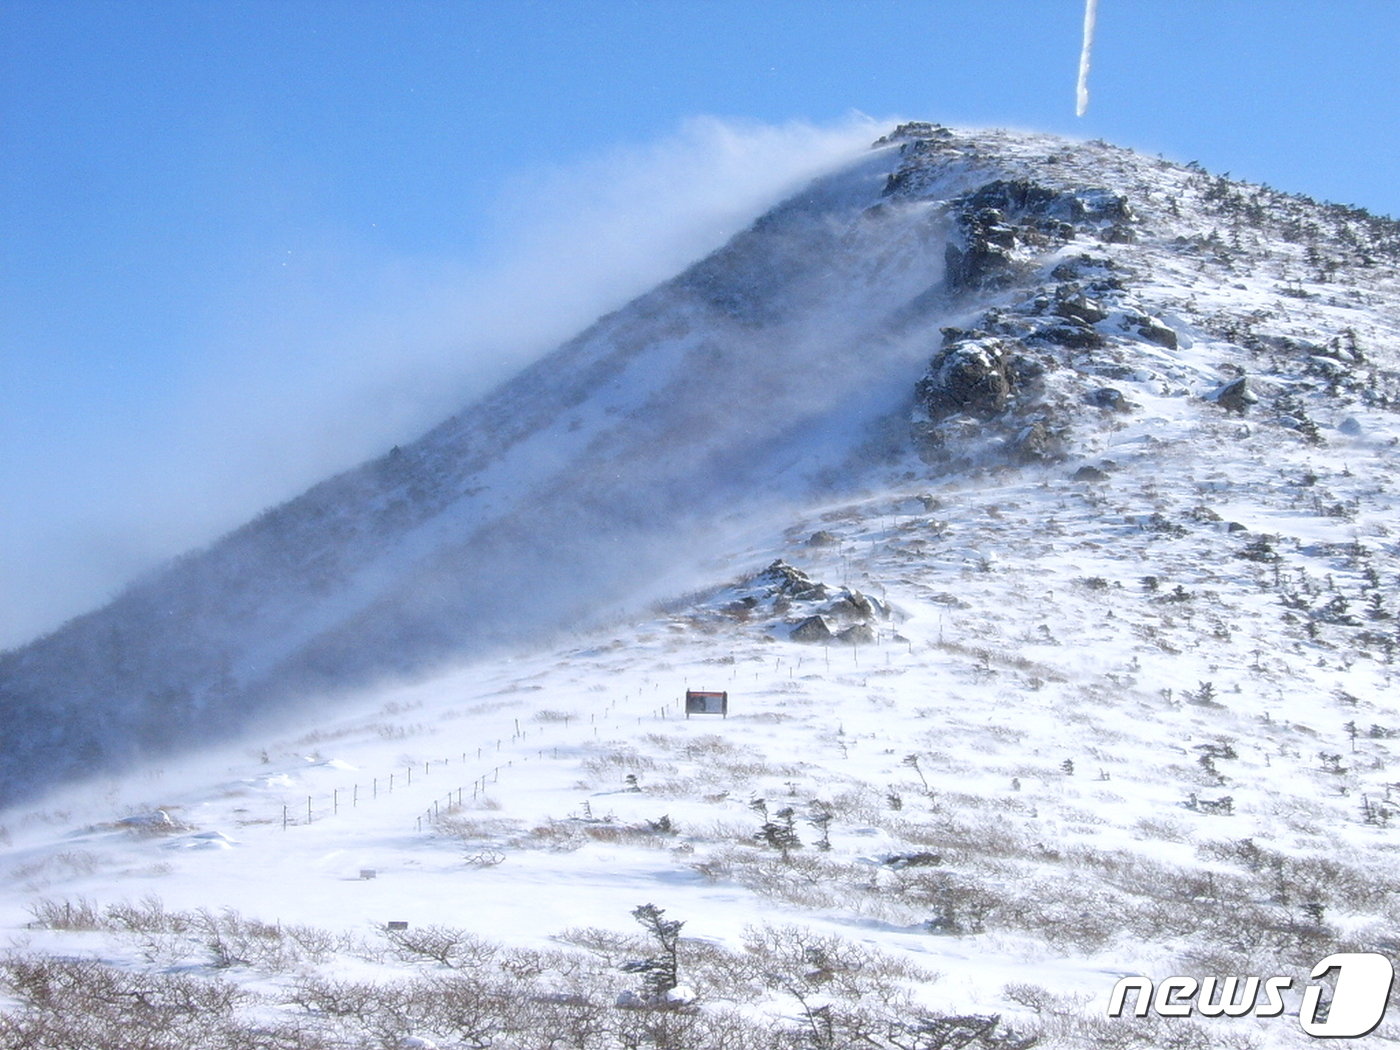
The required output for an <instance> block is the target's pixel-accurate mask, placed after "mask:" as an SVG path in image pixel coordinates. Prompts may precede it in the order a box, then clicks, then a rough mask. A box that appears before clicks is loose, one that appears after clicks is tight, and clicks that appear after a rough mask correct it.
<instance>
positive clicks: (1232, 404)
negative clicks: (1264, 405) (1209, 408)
mask: <svg viewBox="0 0 1400 1050" xmlns="http://www.w3.org/2000/svg"><path fill="white" fill-rule="evenodd" d="M1209 400H1211V401H1214V402H1215V403H1216V404H1217V405H1219V406H1220V407H1221V408H1223V409H1224V410H1225V411H1226V412H1233V413H1235V414H1236V415H1240V416H1242V415H1244V413H1245V410H1246V409H1248V408H1249V406H1250V405H1253V404H1257V403H1258V401H1259V397H1258V395H1257V394H1255V393H1254V391H1253V390H1251V389H1250V388H1249V377H1248V376H1240V377H1239V378H1238V379H1232V380H1231V381H1230V382H1228V383H1226V384H1225V385H1224V386H1222V387H1220V388H1219V389H1218V390H1216V391H1215V392H1214V393H1213V394H1210V395H1209Z"/></svg>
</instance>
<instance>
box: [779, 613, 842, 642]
mask: <svg viewBox="0 0 1400 1050" xmlns="http://www.w3.org/2000/svg"><path fill="white" fill-rule="evenodd" d="M788 637H789V638H791V639H792V640H793V641H794V642H806V643H808V644H812V643H819V642H829V641H831V639H832V637H833V636H832V633H831V628H830V627H829V626H828V625H827V622H826V620H825V619H823V618H822V617H820V616H809V617H807V619H805V620H803V621H802V622H801V623H799V624H798V625H797V626H796V627H794V628H793V629H792V632H791V633H790V634H789V635H788Z"/></svg>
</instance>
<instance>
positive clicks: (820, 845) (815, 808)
mask: <svg viewBox="0 0 1400 1050" xmlns="http://www.w3.org/2000/svg"><path fill="white" fill-rule="evenodd" d="M832 816H833V814H832V812H831V807H830V806H828V805H827V804H826V803H825V802H822V801H820V800H818V801H815V802H813V803H812V815H811V816H810V817H808V818H807V823H808V824H810V825H812V827H814V828H816V829H817V832H818V834H819V835H820V836H821V837H820V838H819V839H817V849H819V850H821V851H822V852H823V853H826V852H828V851H829V850H830V849H831V818H832Z"/></svg>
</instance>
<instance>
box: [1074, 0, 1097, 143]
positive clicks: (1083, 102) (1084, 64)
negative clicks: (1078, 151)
mask: <svg viewBox="0 0 1400 1050" xmlns="http://www.w3.org/2000/svg"><path fill="white" fill-rule="evenodd" d="M1098 14H1099V0H1084V49H1083V50H1082V51H1080V52H1079V92H1078V94H1079V101H1078V104H1077V105H1076V106H1075V107H1074V115H1075V116H1076V117H1082V116H1083V115H1084V111H1085V110H1086V109H1088V108H1089V58H1090V56H1091V54H1092V52H1093V50H1094V20H1095V19H1096V18H1097V17H1098Z"/></svg>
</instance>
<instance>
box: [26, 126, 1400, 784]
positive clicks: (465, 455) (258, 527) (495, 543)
mask: <svg viewBox="0 0 1400 1050" xmlns="http://www.w3.org/2000/svg"><path fill="white" fill-rule="evenodd" d="M1398 259H1400V229H1397V226H1396V225H1395V224H1394V223H1391V222H1389V221H1387V220H1382V219H1378V218H1375V217H1373V216H1370V215H1368V214H1366V213H1364V212H1360V211H1357V210H1354V209H1345V208H1337V207H1334V206H1324V205H1318V204H1316V203H1314V202H1311V201H1307V200H1304V199H1301V198H1297V197H1291V196H1287V195H1285V194H1281V193H1277V192H1275V191H1272V190H1268V189H1265V188H1260V187H1251V186H1244V185H1241V184H1237V183H1232V182H1229V181H1228V180H1224V179H1219V178H1215V177H1212V176H1210V175H1208V174H1206V173H1205V172H1202V171H1200V170H1198V169H1195V168H1192V167H1189V166H1188V167H1182V166H1179V165H1174V164H1170V163H1167V162H1165V161H1160V160H1155V159H1152V158H1146V157H1142V156H1139V155H1136V154H1133V153H1130V152H1128V151H1124V150H1118V149H1114V148H1112V147H1109V146H1106V145H1103V144H1099V143H1089V144H1072V143H1067V142H1064V141H1062V140H1057V139H1052V138H1048V137H1041V136H1030V135H1016V134H1009V133H1000V132H987V133H976V134H964V133H957V132H953V131H951V130H949V129H946V128H940V127H937V126H935V125H928V124H913V125H905V126H904V127H901V128H899V129H897V130H896V131H895V132H893V133H892V134H891V135H890V136H887V137H886V138H885V139H882V140H881V141H880V142H878V143H876V144H875V148H874V149H873V150H872V151H871V152H870V154H869V155H868V156H865V157H862V158H860V159H858V160H856V161H854V162H853V163H852V164H851V165H850V166H849V167H847V168H846V169H844V170H842V171H840V172H837V173H834V174H833V175H831V176H829V177H827V178H825V179H822V180H819V181H818V182H816V183H814V184H813V185H812V186H811V187H809V188H808V190H806V191H805V192H804V193H802V194H799V195H797V196H796V197H794V198H793V199H792V200H790V201H789V202H787V203H785V204H784V205H782V206H780V207H779V208H776V209H774V210H773V211H772V212H771V213H769V214H768V215H765V216H763V217H762V218H760V219H759V220H758V221H757V222H756V223H755V224H754V226H753V227H752V228H751V229H749V230H748V231H746V232H744V233H743V234H741V235H740V236H738V237H736V238H735V239H734V240H733V241H732V242H731V243H730V244H729V245H728V246H726V247H725V248H724V249H722V250H721V251H719V252H717V253H715V254H714V255H713V256H711V257H710V258H708V259H705V260H703V261H701V262H699V263H697V264H696V265H695V266H693V267H692V268H691V269H689V270H688V271H686V272H685V273H683V274H681V275H679V276H678V277H677V278H676V279H675V280H673V281H671V282H668V283H667V284H665V285H663V286H661V287H659V288H657V289H656V290H655V291H653V292H651V293H649V294H647V295H646V296H643V297H642V298H640V299H638V300H637V301H635V302H634V303H632V304H630V305H629V306H627V307H626V308H624V309H623V310H620V311H618V312H617V313H615V314H613V315H610V316H608V317H606V318H603V319H601V320H600V321H599V322H598V323H597V324H595V325H594V326H593V327H592V328H590V329H589V330H588V331H587V332H585V333H583V334H581V335H580V336H579V337H578V338H577V339H575V340H573V341H571V342H570V343H568V344H566V345H565V346H564V347H561V348H560V349H559V350H558V351H557V352H555V353H554V354H552V355H550V356H549V357H547V358H545V359H544V360H542V361H541V362H539V363H538V364H537V365H535V366H533V367H532V368H531V369H529V370H527V371H526V372H525V373H523V374H522V375H520V376H519V377H517V378H516V379H514V380H512V381H511V382H510V383H507V384H506V385H505V386H503V387H502V388H501V389H500V390H498V391H497V392H495V393H494V394H492V395H491V396H489V397H487V398H486V399H484V400H483V401H482V402H480V403H479V404H476V405H473V406H471V407H470V408H468V409H466V410H464V411H463V412H462V413H461V414H459V415H458V416H456V417H454V418H453V419H451V420H448V421H446V422H444V423H443V424H442V425H441V426H439V427H438V428H436V429H435V430H433V431H432V432H431V433H429V434H427V435H425V436H424V437H423V438H422V439H421V440H419V441H417V442H415V443H413V444H411V445H407V446H405V447H403V448H402V449H396V450H394V451H393V452H391V453H389V454H387V455H385V456H384V457H381V458H380V459H378V460H376V461H374V462H372V463H369V464H366V465H364V466H363V467H360V468H358V469H356V470H353V471H350V472H347V473H346V474H343V475H341V476H339V477H336V478H332V479H329V480H328V481H326V482H324V483H322V484H320V485H318V486H316V487H315V488H313V489H312V490H310V491H309V492H307V493H306V494H305V495H303V496H301V497H299V498H298V499H296V500H293V501H291V502H289V503H287V504H285V505H283V506H280V507H276V508H273V509H271V510H269V511H267V512H266V513H264V514H262V515H261V516H259V517H258V518H257V519H256V520H254V521H253V522H250V523H249V524H248V525H247V526H245V527H243V528H242V529H239V530H238V531H236V532H235V533H233V534H231V535H230V536H228V537H227V538H225V539H224V540H222V541H220V542H219V543H217V544H215V545H213V546H211V547H210V548H209V549H207V550H204V551H200V552H195V553H192V554H190V555H188V556H186V557H185V558H183V559H181V560H180V561H178V562H177V563H176V564H174V565H172V566H170V567H169V568H168V569H166V570H164V571H163V572H160V573H157V574H155V575H153V576H152V577H150V578H148V579H146V580H144V581H141V582H139V583H138V584H136V585H134V586H133V587H132V588H130V589H129V590H128V591H127V592H126V593H125V594H123V595H122V596H121V597H119V598H118V599H117V600H116V601H114V602H113V603H112V604H111V605H109V606H107V607H106V608H104V609H101V610H98V611H96V612H94V613H92V614H89V615H87V616H84V617H80V618H79V619H77V620H75V621H73V622H72V623H70V624H69V625H67V626H65V627H64V628H63V629H61V630H59V631H57V632H55V633H54V634H52V635H50V636H48V637H46V638H43V639H40V640H38V641H37V642H35V643H33V644H32V645H30V646H27V647H25V648H23V649H20V650H17V651H15V652H12V653H9V654H7V655H5V656H4V657H3V658H0V701H2V702H3V704H4V707H5V710H6V717H7V734H6V741H5V744H4V745H3V747H4V751H3V753H0V789H3V792H4V796H5V797H10V798H13V797H17V796H20V795H23V794H27V793H33V792H36V791H38V790H41V789H42V788H43V787H44V786H45V785H46V784H49V783H52V782H53V781H54V780H56V779H59V778H64V777H72V776H76V775H81V774H82V773H85V772H90V771H93V770H97V769H102V768H108V767H111V766H113V765H117V764H121V763H124V762H129V761H133V760H136V759H137V758H139V757H140V756H142V755H144V754H149V753H152V752H154V751H160V750H166V749H169V748H172V747H178V746H182V745H184V744H187V743H191V742H195V741H199V740H203V739H207V738H208V737H210V736H212V735H223V734H228V733H232V732H236V731H237V730H238V729H239V728H240V727H241V726H243V725H246V724H247V722H248V720H249V719H251V718H253V717H258V716H262V715H266V714H268V713H270V712H276V711H279V710H283V709H285V708H288V707H290V706H295V705H298V704H304V703H306V702H307V700H308V698H311V697H316V696H323V695H326V694H334V693H335V692H336V691H337V690H339V689H342V688H345V687H347V686H350V685H353V684H355V683H359V682H364V681H367V680H369V679H371V678H374V677H376V676H382V675H392V674H413V673H417V672H419V671H421V670H423V669H425V668H428V667H431V666H434V665H437V664H441V663H444V662H447V661H452V660H458V659H462V658H465V657H468V656H471V655H473V654H479V653H481V652H484V651H486V650H488V649H490V648H492V647H500V646H503V645H515V644H524V643H527V642H529V641H530V640H533V639H537V638H541V637H546V636H548V635H549V634H550V632H554V631H558V630H560V629H566V628H568V627H570V626H572V625H575V624H578V623H582V622H588V621H590V620H593V619H596V618H598V617H599V616H600V615H604V614H607V615H616V614H618V613H619V612H621V613H626V612H627V611H628V610H629V609H636V608H639V607H641V606H643V605H645V604H646V603H647V602H649V601H651V600H654V599H658V598H661V597H664V596H665V595H666V594H667V593H668V591H669V589H674V588H675V587H677V586H678V585H680V584H682V583H684V582H685V581H686V569H687V566H692V565H697V564H699V563H700V561H701V560H702V559H703V558H704V557H705V556H706V555H707V554H713V553H715V552H717V551H720V550H722V549H724V548H725V545H726V544H728V543H730V542H731V540H732V537H733V536H734V535H736V534H737V533H738V532H739V531H741V530H742V528H743V527H744V522H745V521H746V520H747V519H749V518H750V517H752V516H753V515H757V514H762V513H768V512H771V510H772V508H773V507H775V506H782V505H790V506H793V507H800V506H806V505H808V504H810V503H811V502H812V501H814V500H822V499H830V498H832V497H833V495H840V494H846V495H850V494H853V493H859V492H860V491H863V490H865V489H867V488H871V487H878V486H879V485H880V484H882V483H884V482H885V481H886V480H887V479H889V478H891V477H904V478H908V477H918V476H925V477H933V476H947V475H950V474H953V473H962V474H966V475H968V476H969V477H973V476H976V475H978V474H979V473H982V474H985V473H986V472H988V471H991V472H997V471H1005V470H1023V469H1029V470H1044V469H1065V468H1062V467H1061V466H1060V465H1061V464H1067V465H1068V469H1076V470H1080V469H1082V470H1089V471H1097V472H1099V473H1100V474H1101V475H1107V474H1108V473H1110V472H1112V471H1114V470H1116V469H1123V462H1124V461H1126V460H1128V459H1130V458H1131V457H1130V456H1129V455H1128V453H1131V452H1136V451H1140V450H1142V449H1144V448H1147V447H1150V446H1151V445H1152V443H1154V442H1155V443H1158V444H1159V445H1165V444H1167V443H1170V442H1173V441H1183V440H1192V439H1190V438H1188V437H1186V436H1185V435H1186V434H1187V433H1188V430H1189V428H1188V427H1186V425H1185V423H1184V422H1183V421H1186V420H1198V419H1220V420H1229V421H1231V425H1234V426H1239V427H1243V428H1245V429H1246V430H1249V431H1250V432H1253V430H1254V428H1260V429H1262V430H1266V431H1268V432H1269V433H1270V434H1275V433H1276V434H1278V435H1282V437H1281V440H1291V441H1298V442H1302V443H1304V444H1305V445H1316V446H1317V447H1321V445H1322V444H1323V443H1325V442H1326V441H1327V440H1328V434H1329V433H1332V432H1334V431H1337V432H1340V428H1342V427H1346V426H1352V427H1355V428H1360V429H1361V430H1364V431H1373V430H1375V429H1376V428H1378V427H1380V426H1381V422H1380V421H1381V420H1385V419H1389V418H1391V415H1390V414H1392V413H1393V412H1394V411H1395V409H1396V406H1397V404H1400V381H1398V380H1397V361H1396V348H1397V346H1400V331H1397V328H1398V327H1400V326H1398V325H1397V320H1396V314H1397V311H1396V309H1395V304H1396V303H1397V301H1400V299H1398V298H1397V276H1396V273H1397V260H1398ZM1212 454H1213V453H1212ZM1205 455H1206V453H1205V451H1204V450H1203V451H1202V456H1203V457H1204V456H1205Z"/></svg>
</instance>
